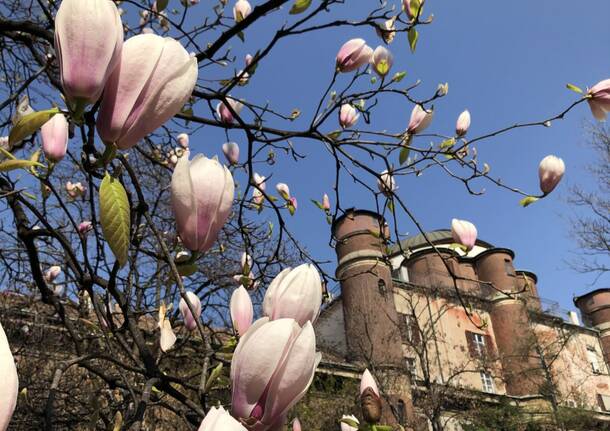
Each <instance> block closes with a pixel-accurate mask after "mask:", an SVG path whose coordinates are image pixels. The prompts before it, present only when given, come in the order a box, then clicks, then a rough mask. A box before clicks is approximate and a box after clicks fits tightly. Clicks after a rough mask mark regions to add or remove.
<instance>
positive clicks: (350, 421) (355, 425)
mask: <svg viewBox="0 0 610 431" xmlns="http://www.w3.org/2000/svg"><path fill="white" fill-rule="evenodd" d="M339 423H344V424H347V425H349V426H351V427H352V428H356V429H358V428H359V427H360V424H359V423H358V422H357V421H355V420H353V419H350V418H343V419H341V420H340V421H339Z"/></svg>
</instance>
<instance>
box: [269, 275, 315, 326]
mask: <svg viewBox="0 0 610 431" xmlns="http://www.w3.org/2000/svg"><path fill="white" fill-rule="evenodd" d="M321 305H322V281H321V280H320V274H319V273H318V271H317V270H316V268H315V267H314V266H313V265H311V264H303V265H300V266H297V267H296V268H295V269H290V268H286V269H284V270H283V271H282V272H280V273H279V274H278V275H277V276H276V277H275V278H274V279H273V281H272V282H271V284H270V285H269V287H268V288H267V292H266V293H265V298H264V300H263V313H264V314H265V316H268V317H269V318H270V319H271V320H276V319H279V318H282V317H290V318H292V319H295V320H296V321H297V322H298V323H299V325H301V326H302V325H304V324H305V323H306V322H307V321H311V322H312V323H313V322H315V320H316V318H317V317H318V314H319V312H320V306H321Z"/></svg>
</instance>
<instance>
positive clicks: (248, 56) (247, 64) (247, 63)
mask: <svg viewBox="0 0 610 431" xmlns="http://www.w3.org/2000/svg"><path fill="white" fill-rule="evenodd" d="M253 60H254V57H252V55H251V54H247V55H246V58H245V60H244V61H245V63H246V67H248V66H250V65H251V64H252V61H253Z"/></svg>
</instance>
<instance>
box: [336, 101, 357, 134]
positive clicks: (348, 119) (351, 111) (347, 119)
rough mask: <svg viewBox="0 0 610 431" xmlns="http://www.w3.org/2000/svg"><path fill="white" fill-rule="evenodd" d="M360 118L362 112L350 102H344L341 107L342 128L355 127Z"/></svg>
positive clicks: (340, 120)
mask: <svg viewBox="0 0 610 431" xmlns="http://www.w3.org/2000/svg"><path fill="white" fill-rule="evenodd" d="M358 118H360V113H359V112H358V110H357V109H356V108H354V107H353V106H352V105H350V104H349V103H344V104H343V105H341V109H339V124H340V125H341V127H342V128H344V129H348V128H350V127H353V126H354V125H355V124H356V123H357V122H358Z"/></svg>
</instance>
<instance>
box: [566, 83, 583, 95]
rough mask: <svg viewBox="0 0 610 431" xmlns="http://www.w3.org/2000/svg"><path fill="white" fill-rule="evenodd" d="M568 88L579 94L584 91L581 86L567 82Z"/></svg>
mask: <svg viewBox="0 0 610 431" xmlns="http://www.w3.org/2000/svg"><path fill="white" fill-rule="evenodd" d="M566 88H567V89H568V90H572V91H573V92H574V93H578V94H582V93H583V91H582V90H581V89H580V87H577V86H576V85H573V84H566Z"/></svg>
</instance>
